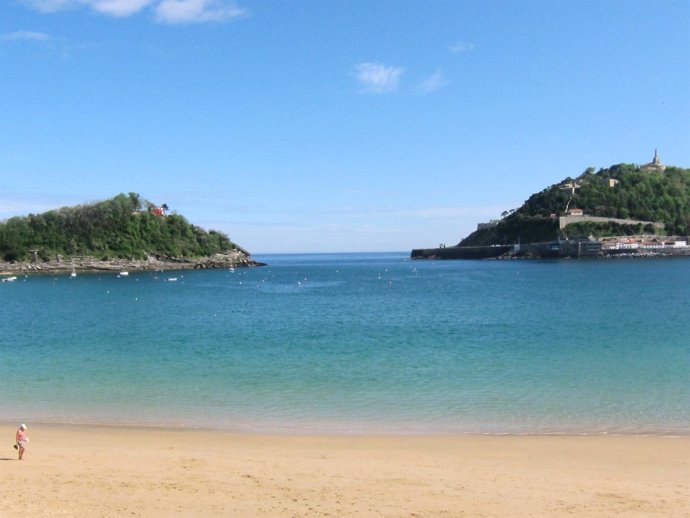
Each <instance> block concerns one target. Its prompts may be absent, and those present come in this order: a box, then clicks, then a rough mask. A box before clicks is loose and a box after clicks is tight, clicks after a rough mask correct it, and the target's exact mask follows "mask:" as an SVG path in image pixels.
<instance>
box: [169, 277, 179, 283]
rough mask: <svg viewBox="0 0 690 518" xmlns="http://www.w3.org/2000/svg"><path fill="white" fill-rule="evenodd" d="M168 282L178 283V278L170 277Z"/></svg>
mask: <svg viewBox="0 0 690 518" xmlns="http://www.w3.org/2000/svg"><path fill="white" fill-rule="evenodd" d="M168 282H177V277H168Z"/></svg>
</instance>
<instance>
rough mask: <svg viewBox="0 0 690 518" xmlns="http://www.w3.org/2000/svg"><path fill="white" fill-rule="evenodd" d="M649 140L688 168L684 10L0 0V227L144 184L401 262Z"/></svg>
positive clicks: (526, 0)
mask: <svg viewBox="0 0 690 518" xmlns="http://www.w3.org/2000/svg"><path fill="white" fill-rule="evenodd" d="M655 149H658V150H659V156H660V158H661V160H662V162H664V163H665V164H669V165H677V166H680V167H690V1H689V0H626V1H623V0H579V1H574V0H539V1H536V0H520V1H509V0H469V1H465V0H395V1H393V0H368V1H364V0H307V1H305V0H303V1H293V0H266V1H255V0H236V1H229V0H2V2H1V3H0V220H3V219H7V218H9V217H12V216H15V215H26V214H29V213H40V212H45V211H47V210H50V209H55V208H59V207H62V206H71V205H77V204H83V203H89V202H95V201H99V200H104V199H108V198H111V197H113V196H115V195H116V194H119V193H129V192H137V193H139V194H140V195H141V196H142V197H143V198H145V199H148V200H150V201H152V202H154V203H156V204H163V203H165V204H167V205H168V206H169V207H170V209H171V210H174V211H176V212H178V213H179V214H182V215H184V216H185V217H186V218H187V219H188V220H189V221H190V222H192V223H194V224H196V225H199V226H201V227H203V228H206V229H215V230H220V231H223V232H225V233H227V234H228V235H229V237H230V238H231V239H232V240H233V241H235V242H236V243H238V244H239V245H241V246H243V247H245V248H247V249H248V250H249V251H250V252H252V253H254V254H262V253H302V252H373V251H409V250H411V249H413V248H428V247H436V246H438V245H439V244H440V243H445V244H448V245H452V244H456V243H457V242H458V241H460V239H462V238H463V237H465V236H467V235H468V234H470V233H471V232H472V231H473V230H474V229H475V228H476V225H477V223H479V222H483V221H488V220H490V219H493V218H498V217H500V214H501V213H502V212H503V211H505V210H508V209H512V208H517V207H519V206H520V205H521V204H522V203H523V202H524V201H525V200H526V199H527V198H528V197H529V196H530V195H531V194H532V193H534V192H538V191H541V190H542V189H544V188H546V187H548V186H550V185H552V184H554V183H558V182H560V181H561V180H562V179H564V178H566V177H568V176H573V177H574V176H577V175H579V174H581V173H582V172H583V171H584V170H585V169H587V168H588V167H595V168H597V169H598V168H602V167H608V166H610V165H613V164H618V163H636V164H643V163H646V162H650V161H651V160H652V158H653V156H654V150H655Z"/></svg>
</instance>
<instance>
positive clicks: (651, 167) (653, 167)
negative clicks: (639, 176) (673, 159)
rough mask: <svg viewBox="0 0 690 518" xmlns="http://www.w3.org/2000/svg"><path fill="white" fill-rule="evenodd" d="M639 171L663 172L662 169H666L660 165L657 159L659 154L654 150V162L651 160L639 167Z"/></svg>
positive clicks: (659, 160)
mask: <svg viewBox="0 0 690 518" xmlns="http://www.w3.org/2000/svg"><path fill="white" fill-rule="evenodd" d="M640 169H641V170H642V171H663V170H664V169H666V166H665V165H664V164H662V163H661V159H660V158H659V153H658V152H657V150H656V149H655V150H654V160H652V161H651V162H649V163H648V164H645V165H643V166H640Z"/></svg>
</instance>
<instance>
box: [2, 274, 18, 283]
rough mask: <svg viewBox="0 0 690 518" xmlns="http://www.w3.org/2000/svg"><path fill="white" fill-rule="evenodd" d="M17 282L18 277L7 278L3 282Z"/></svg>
mask: <svg viewBox="0 0 690 518" xmlns="http://www.w3.org/2000/svg"><path fill="white" fill-rule="evenodd" d="M16 280H17V277H15V276H14V275H13V276H12V277H5V278H4V279H3V280H2V282H14V281H16Z"/></svg>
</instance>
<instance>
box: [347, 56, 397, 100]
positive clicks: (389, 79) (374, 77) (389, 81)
mask: <svg viewBox="0 0 690 518" xmlns="http://www.w3.org/2000/svg"><path fill="white" fill-rule="evenodd" d="M403 71H404V69H403V68H401V67H392V66H386V65H382V64H380V63H360V64H358V65H356V66H355V75H356V77H357V80H358V81H359V82H360V84H361V85H362V86H363V87H364V90H365V91H366V92H369V93H377V94H382V93H389V92H394V91H395V90H397V89H398V85H399V83H400V76H401V75H402V73H403Z"/></svg>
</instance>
